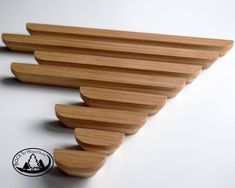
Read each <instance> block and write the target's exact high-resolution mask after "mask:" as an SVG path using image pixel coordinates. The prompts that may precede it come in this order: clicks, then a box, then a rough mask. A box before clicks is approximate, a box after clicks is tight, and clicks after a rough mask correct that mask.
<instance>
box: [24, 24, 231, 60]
mask: <svg viewBox="0 0 235 188" xmlns="http://www.w3.org/2000/svg"><path fill="white" fill-rule="evenodd" d="M26 28H27V30H28V31H29V33H31V34H32V35H44V36H57V37H58V36H61V37H69V38H77V39H86V40H96V41H112V42H119V43H128V44H142V45H152V46H163V47H174V48H184V49H196V50H198V49H199V50H208V51H219V53H220V56H222V55H224V54H225V53H226V52H227V51H228V50H229V49H230V48H231V47H232V46H233V41H232V40H222V39H211V38H199V37H188V36H176V35H163V34H153V33H141V32H130V31H118V30H107V29H94V28H84V27H70V26H61V25H60V26H59V25H49V24H36V23H28V24H27V26H26Z"/></svg>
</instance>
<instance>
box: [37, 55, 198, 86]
mask: <svg viewBox="0 0 235 188" xmlns="http://www.w3.org/2000/svg"><path fill="white" fill-rule="evenodd" d="M34 56H35V59H36V60H37V62H38V63H39V64H42V65H59V66H71V67H79V68H88V69H95V70H108V71H116V72H127V73H136V74H147V75H157V76H170V77H179V78H184V79H186V81H187V83H190V82H192V81H193V80H194V79H195V78H196V77H197V76H198V75H199V73H200V72H201V69H202V67H201V66H200V65H190V64H178V63H167V62H159V61H144V60H137V59H128V58H115V57H105V56H97V55H85V54H71V53H58V52H43V51H36V52H35V53H34Z"/></svg>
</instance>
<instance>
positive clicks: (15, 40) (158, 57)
mask: <svg viewBox="0 0 235 188" xmlns="http://www.w3.org/2000/svg"><path fill="white" fill-rule="evenodd" d="M2 39H3V42H4V43H5V44H6V46H7V47H8V48H9V49H11V50H14V51H20V52H34V51H37V50H38V51H40V50H41V51H58V52H68V53H83V54H89V55H90V54H92V55H103V56H111V57H124V58H132V59H142V60H152V61H166V62H172V63H185V64H194V65H201V66H202V67H203V68H204V69H205V68H208V67H210V66H211V65H212V64H213V62H214V61H215V60H216V59H217V58H218V55H219V54H218V52H213V51H204V50H190V49H180V48H169V47H156V46H143V45H138V44H119V43H113V42H104V41H87V40H83V39H69V38H61V37H59V38H56V37H48V36H37V35H36V36H35V35H33V36H27V35H19V34H7V33H5V34H2Z"/></svg>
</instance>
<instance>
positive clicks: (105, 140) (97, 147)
mask: <svg viewBox="0 0 235 188" xmlns="http://www.w3.org/2000/svg"><path fill="white" fill-rule="evenodd" d="M74 134H75V138H76V141H77V143H78V144H79V146H80V147H81V148H83V149H84V150H86V151H95V152H98V153H103V154H106V155H110V154H112V153H113V152H114V151H115V150H116V149H117V148H118V147H119V146H120V145H121V144H122V142H123V140H124V138H125V134H124V133H121V132H113V131H102V130H95V129H84V128H76V129H75V131H74Z"/></svg>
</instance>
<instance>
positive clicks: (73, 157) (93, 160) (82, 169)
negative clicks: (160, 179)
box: [54, 149, 106, 178]
mask: <svg viewBox="0 0 235 188" xmlns="http://www.w3.org/2000/svg"><path fill="white" fill-rule="evenodd" d="M54 159H55V162H56V164H57V166H58V167H59V169H60V170H62V171H63V172H64V173H66V174H68V175H70V176H76V177H86V178H87V177H91V176H93V175H95V174H96V173H97V171H98V170H99V169H100V168H101V167H102V166H103V165H104V164H105V161H106V155H103V154H101V153H96V152H90V151H80V150H71V149H54Z"/></svg>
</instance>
